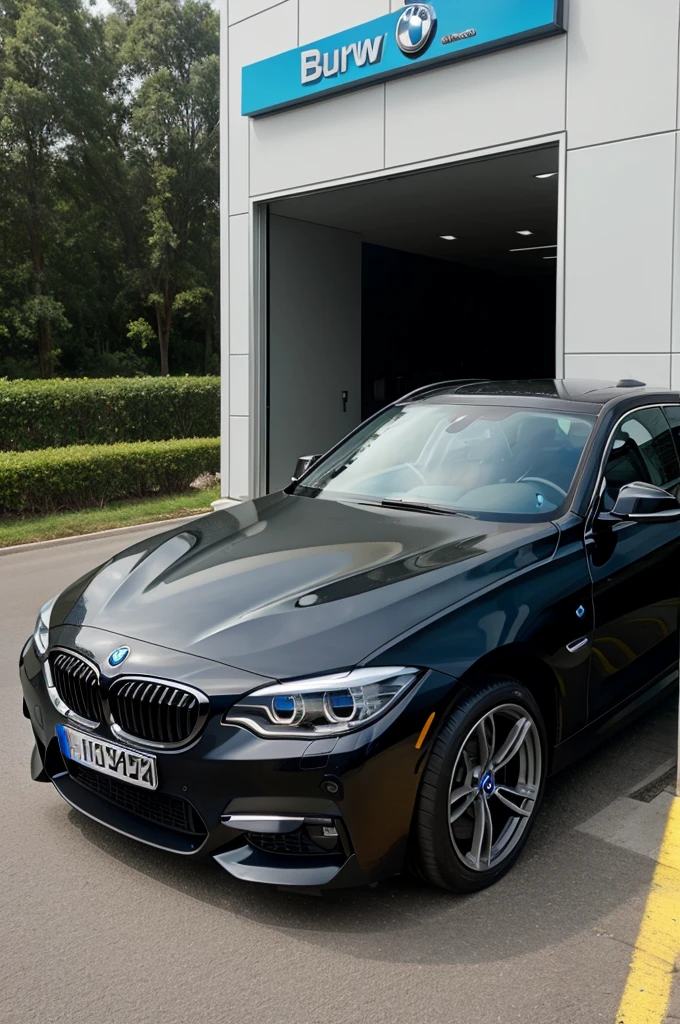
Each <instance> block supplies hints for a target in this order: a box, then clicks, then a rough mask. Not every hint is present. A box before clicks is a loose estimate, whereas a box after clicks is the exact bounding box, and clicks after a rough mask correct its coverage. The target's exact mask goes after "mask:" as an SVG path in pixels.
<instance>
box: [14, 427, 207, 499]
mask: <svg viewBox="0 0 680 1024" xmlns="http://www.w3.org/2000/svg"><path fill="white" fill-rule="evenodd" d="M219 466H220V441H219V438H207V439H203V438H194V439H191V440H184V441H155V442H149V441H145V442H139V443H137V444H112V445H75V446H73V447H70V448H47V449H45V450H44V451H40V452H0V512H2V513H13V514H15V515H16V514H26V513H43V512H55V511H59V510H63V509H79V508H88V507H93V506H96V505H104V504H106V502H107V501H113V500H115V499H118V498H133V497H134V498H141V497H144V496H145V495H147V494H172V493H174V492H178V491H183V490H186V488H187V487H188V486H189V485H190V484H191V483H192V482H193V480H195V479H196V477H197V476H199V475H200V474H201V473H205V472H207V473H216V472H217V471H218V470H219Z"/></svg>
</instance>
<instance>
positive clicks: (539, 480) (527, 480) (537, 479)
mask: <svg viewBox="0 0 680 1024" xmlns="http://www.w3.org/2000/svg"><path fill="white" fill-rule="evenodd" d="M517 483H519V484H539V485H540V486H541V487H549V488H550V489H551V490H553V491H555V493H556V494H559V496H560V500H562V499H563V498H566V496H567V492H566V491H565V490H564V488H562V487H560V486H559V484H554V483H553V482H552V480H545V479H544V478H543V477H542V476H523V477H522V479H521V480H518V481H517ZM557 504H558V505H559V504H560V502H559V501H558V502H557Z"/></svg>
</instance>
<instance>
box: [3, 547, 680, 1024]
mask: <svg viewBox="0 0 680 1024" xmlns="http://www.w3.org/2000/svg"><path fill="white" fill-rule="evenodd" d="M157 530H158V528H157V527H153V528H152V529H150V530H149V533H150V534H151V533H153V532H157ZM140 539H141V535H139V534H138V535H136V536H135V537H134V542H137V541H138V540H140ZM127 543H129V541H127V540H126V539H125V538H123V537H120V536H118V537H105V538H98V539H96V540H92V539H88V540H86V541H83V542H81V543H79V544H70V545H65V546H62V547H59V546H55V547H52V548H49V549H34V550H32V551H29V552H23V553H14V554H12V555H11V556H8V557H6V558H3V559H2V560H0V601H1V603H2V615H1V616H0V658H1V660H0V664H1V665H2V666H3V669H2V670H1V671H0V723H1V724H2V729H3V742H2V744H1V745H0V769H1V778H2V781H3V786H2V802H1V804H0V806H1V807H2V824H1V826H0V1020H1V1021H2V1022H3V1024H33V1022H36V1024H37V1022H40V1024H61V1022H64V1024H66V1022H68V1024H74V1022H78V1024H91V1022H94V1021H97V1022H101V1024H131V1022H132V1024H161V1022H162V1024H186V1022H192V1024H194V1022H196V1024H203V1022H211V1024H212V1022H214V1021H234V1022H238V1024H256V1022H257V1024H355V1022H356V1024H368V1022H371V1024H388V1022H389V1024H494V1022H503V1024H506V1022H511V1021H523V1022H531V1024H558V1022H559V1024H562V1022H564V1024H566V1022H568V1024H594V1022H597V1021H607V1022H608V1024H614V1022H615V1019H616V1014H617V1007H618V1006H619V1001H620V999H621V996H622V993H623V991H624V987H625V985H626V978H627V976H628V970H629V964H630V960H631V955H632V950H633V946H634V944H635V941H636V937H637V934H638V929H639V927H640V921H641V919H642V915H643V911H644V908H645V902H646V900H647V896H648V892H649V889H650V883H651V880H652V876H653V874H654V870H655V857H656V852H657V851H658V849H659V846H660V844H661V841H662V835H663V829H664V823H665V820H666V815H667V811H668V806H669V802H670V799H671V797H670V789H671V788H672V787H671V782H670V775H669V772H670V770H671V769H672V766H673V763H674V760H675V753H676V741H677V701H676V700H674V699H672V700H668V701H666V702H665V703H664V704H663V705H659V706H657V707H656V708H655V709H654V710H652V711H651V712H650V713H648V714H647V715H646V716H645V717H643V718H641V719H640V720H639V721H638V722H637V723H636V724H635V725H634V726H633V727H632V728H630V729H628V730H627V731H626V732H624V733H622V734H620V735H619V737H617V738H616V739H615V740H613V741H610V742H609V743H608V744H607V745H606V746H605V747H603V748H601V749H600V750H599V751H598V752H597V753H596V754H594V755H592V756H590V757H588V758H587V759H585V760H584V761H582V762H580V763H579V764H578V765H576V766H575V767H573V768H571V769H569V770H567V771H566V772H564V773H563V774H562V775H560V776H559V777H558V778H556V779H555V780H553V781H552V782H551V783H550V785H549V789H548V793H547V797H546V801H545V804H544V806H543V809H542V811H541V814H540V818H539V820H538V821H537V824H536V827H535V829H534V832H533V835H532V838H531V840H530V842H529V845H528V847H527V850H526V851H525V853H524V855H523V857H522V858H521V860H520V862H519V864H518V865H517V866H516V867H515V869H514V870H513V871H512V872H511V874H510V875H509V876H507V877H506V878H505V879H504V880H503V881H502V882H501V883H500V884H498V885H497V886H495V887H494V888H492V889H489V890H487V891H485V892H483V893H480V894H478V895H475V896H471V897H466V898H459V897H454V896H450V895H448V894H446V893H441V892H439V891H437V890H434V889H430V888H428V887H426V886H425V885H423V884H421V883H419V882H417V881H414V880H412V879H409V878H402V879H395V880H393V881H389V882H386V883H383V884H381V885H379V886H378V887H377V888H374V889H363V890H356V891H347V892H340V893H335V894H329V895H323V896H307V895H299V894H292V893H286V892H280V891H278V890H275V889H270V888H268V887H258V886H253V885H249V884H246V883H241V882H237V881H236V880H234V879H232V878H230V877H229V876H228V875H227V874H226V873H224V872H223V871H221V870H220V869H219V868H217V867H216V866H214V865H212V864H210V863H208V864H202V863H197V862H193V861H187V860H184V859H183V858H181V857H178V856H173V855H170V854H164V853H159V852H156V851H154V850H152V849H151V848H149V847H145V846H142V845H139V844H136V843H134V842H133V841H131V840H127V839H125V838H123V837H121V836H118V835H117V834H115V833H112V832H109V831H108V830H107V829H105V828H103V827H102V826H99V825H97V824H96V823H94V822H92V821H90V820H89V819H87V818H85V817H83V816H82V815H80V814H78V812H76V811H74V810H72V809H70V808H69V807H68V806H67V805H66V804H65V803H63V802H62V800H61V799H60V798H59V796H58V795H57V793H56V792H55V791H54V790H53V789H52V787H51V786H49V785H41V784H37V783H33V782H32V781H31V779H30V774H29V756H30V751H31V744H32V740H31V732H30V727H29V724H28V722H27V721H26V720H25V719H24V718H23V717H22V714H21V697H20V690H19V684H18V679H17V671H16V664H17V659H18V656H19V651H20V648H21V646H22V643H23V641H24V640H25V638H26V636H27V635H28V634H29V633H30V631H31V629H32V627H33V624H34V621H35V616H36V612H37V610H38V608H39V607H40V605H41V604H42V603H43V602H44V601H45V600H47V599H48V598H49V597H51V596H52V594H53V593H55V592H56V591H58V590H59V589H60V588H62V587H63V586H65V585H66V584H67V583H68V582H70V581H71V580H73V579H75V578H76V577H78V576H80V575H82V574H83V573H85V572H86V571H87V570H88V569H89V568H90V567H91V566H93V565H96V564H98V563H99V562H102V561H104V560H106V559H107V558H109V557H110V556H111V555H113V554H114V553H115V552H116V551H117V550H119V549H120V548H122V547H123V546H125V545H126V544H127ZM656 780H659V781H658V782H657V781H656ZM679 989H680V983H679V984H677V985H676V986H675V991H674V992H673V996H672V999H671V1005H670V1007H669V1010H668V1017H667V1019H668V1020H669V1021H670V1020H671V1019H673V1020H677V1019H679V1018H680V991H678V990H679Z"/></svg>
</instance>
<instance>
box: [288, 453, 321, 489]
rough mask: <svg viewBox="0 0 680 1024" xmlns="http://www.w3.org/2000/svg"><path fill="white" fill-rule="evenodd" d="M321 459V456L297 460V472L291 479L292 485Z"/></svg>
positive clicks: (304, 456) (303, 456) (310, 456)
mask: <svg viewBox="0 0 680 1024" xmlns="http://www.w3.org/2000/svg"><path fill="white" fill-rule="evenodd" d="M320 458H321V456H320V455H301V456H300V458H299V459H298V460H297V465H296V467H295V472H294V473H293V476H292V478H291V481H292V483H294V484H296V483H297V482H298V480H299V479H300V477H301V476H304V475H305V473H306V472H307V470H308V469H311V468H312V466H313V465H314V463H315V462H318V461H319V459H320Z"/></svg>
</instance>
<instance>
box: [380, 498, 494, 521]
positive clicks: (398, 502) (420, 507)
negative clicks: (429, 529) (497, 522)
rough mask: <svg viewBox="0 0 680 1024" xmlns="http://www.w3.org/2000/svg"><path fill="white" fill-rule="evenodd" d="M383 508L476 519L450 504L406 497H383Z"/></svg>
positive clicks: (381, 503)
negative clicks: (410, 499) (438, 503)
mask: <svg viewBox="0 0 680 1024" xmlns="http://www.w3.org/2000/svg"><path fill="white" fill-rule="evenodd" d="M380 505H381V508H402V509H404V510H405V511H407V512H430V513H431V514H432V515H436V516H461V517H462V518H463V519H474V518H475V517H474V516H471V515H468V513H467V512H459V511H458V509H455V508H450V507H449V506H448V505H430V504H429V502H426V501H407V500H406V499H405V498H383V499H382V501H381V502H380Z"/></svg>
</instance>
